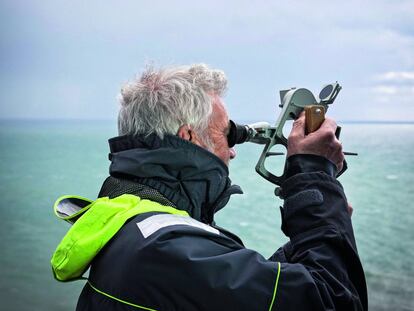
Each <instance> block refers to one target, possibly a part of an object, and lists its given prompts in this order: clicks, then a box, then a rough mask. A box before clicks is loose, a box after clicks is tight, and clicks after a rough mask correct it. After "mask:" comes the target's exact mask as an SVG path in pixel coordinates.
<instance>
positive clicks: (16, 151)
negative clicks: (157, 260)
mask: <svg viewBox="0 0 414 311" xmlns="http://www.w3.org/2000/svg"><path fill="white" fill-rule="evenodd" d="M115 123H116V122H114V121H88V120H53V121H51V120H36V121H30V120H6V121H0V202H1V203H0V204H1V205H0V221H1V225H0V310H7V311H22V310H32V311H35V310H55V311H68V310H74V309H75V306H76V302H77V298H78V296H79V293H80V291H81V289H82V287H83V285H84V281H75V282H69V283H59V282H57V281H55V280H54V279H53V275H52V271H51V268H50V258H51V255H52V253H53V251H54V249H55V248H56V246H57V245H58V243H59V242H60V240H61V239H62V237H63V236H64V234H65V233H66V232H67V230H68V229H69V224H67V223H65V222H62V221H59V220H58V219H57V218H56V217H55V216H54V213H53V209H52V207H53V203H54V201H55V200H56V199H57V198H58V197H59V196H61V195H65V194H76V195H81V196H84V197H88V198H91V199H94V198H96V196H97V193H98V191H99V189H100V186H101V184H102V182H103V180H104V179H105V178H106V177H107V175H108V166H109V161H108V152H109V149H108V144H107V139H108V138H110V137H113V136H116V127H115ZM341 126H342V133H341V139H342V142H343V146H344V150H345V151H350V152H357V153H358V156H348V157H347V162H348V170H347V171H346V172H345V173H344V174H343V175H342V176H341V177H339V180H340V182H341V183H342V185H343V186H344V189H345V192H346V195H347V198H348V201H349V202H350V203H351V204H352V206H353V209H354V212H353V215H352V222H353V226H354V231H355V237H356V241H357V246H358V250H359V254H360V257H361V261H362V264H363V266H364V269H365V273H366V278H367V282H368V293H369V305H370V310H392V311H398V310H405V311H408V310H411V311H412V310H414V160H413V159H414V123H405V124H404V123H364V122H358V123H351V122H344V123H343V124H341ZM236 150H237V157H236V159H234V160H233V161H232V162H231V164H230V176H231V179H232V181H233V183H235V184H239V185H240V186H241V187H242V188H243V190H244V194H243V195H237V196H234V197H233V198H232V199H231V200H230V202H229V204H228V205H227V206H226V207H225V208H224V209H223V210H221V211H220V212H219V213H218V214H217V215H216V221H217V223H218V224H219V225H221V226H223V227H225V228H227V229H228V230H231V231H233V232H234V233H236V234H237V235H239V236H240V237H241V238H242V240H243V241H244V243H245V245H246V247H248V248H251V249H254V250H256V251H257V252H259V253H261V254H262V255H263V256H264V257H269V256H270V255H272V254H273V252H274V251H275V250H277V249H278V248H279V247H280V246H281V245H283V244H284V243H285V242H287V241H288V239H287V237H286V236H284V234H283V233H282V231H281V230H280V225H281V221H280V212H279V206H280V205H282V204H283V202H282V201H281V200H280V199H279V198H277V197H276V196H275V195H274V189H275V186H274V185H272V184H271V183H269V182H268V181H266V180H265V179H263V178H262V177H260V176H259V175H258V174H257V173H256V172H255V165H256V163H257V160H258V158H259V156H260V154H261V152H262V150H263V146H260V145H255V144H250V143H246V144H243V145H239V146H237V148H236ZM275 158H276V157H275ZM272 161H273V162H272V163H267V164H266V167H267V168H268V169H269V170H270V171H272V170H273V169H274V170H275V172H280V171H281V170H282V169H283V163H284V156H279V157H277V158H276V159H275V160H272ZM114 264H116V262H115V263H114ZM137 264H139V263H137ZM159 277H160V278H162V277H165V276H163V275H160V276H159Z"/></svg>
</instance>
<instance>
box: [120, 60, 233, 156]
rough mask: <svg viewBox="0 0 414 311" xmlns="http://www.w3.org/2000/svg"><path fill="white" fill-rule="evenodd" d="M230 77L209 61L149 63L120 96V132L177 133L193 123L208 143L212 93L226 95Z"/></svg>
mask: <svg viewBox="0 0 414 311" xmlns="http://www.w3.org/2000/svg"><path fill="white" fill-rule="evenodd" d="M226 86H227V79H226V77H225V75H224V73H223V72H222V71H220V70H215V69H210V68H208V67H207V65H204V64H196V65H191V66H182V67H171V68H164V69H159V70H156V69H154V68H153V67H148V68H147V69H146V70H145V71H144V73H143V74H142V75H141V77H139V78H137V79H135V80H133V81H131V82H129V83H127V84H126V85H125V86H124V87H123V88H122V90H121V94H120V96H119V99H120V104H121V108H120V111H119V115H118V131H119V134H120V135H125V134H132V135H136V134H141V135H150V134H153V133H155V134H157V135H158V136H159V137H160V138H163V137H164V134H172V135H176V134H177V132H178V129H179V127H180V126H182V125H185V124H187V125H189V126H191V127H192V129H193V130H194V131H196V133H197V134H198V135H199V136H200V138H201V139H202V140H204V143H206V147H207V148H208V149H210V147H211V144H210V140H209V138H208V135H207V127H208V124H209V120H210V116H211V114H212V110H213V108H212V107H213V102H212V97H211V96H210V95H213V94H214V95H219V96H222V95H223V94H224V92H225V91H226Z"/></svg>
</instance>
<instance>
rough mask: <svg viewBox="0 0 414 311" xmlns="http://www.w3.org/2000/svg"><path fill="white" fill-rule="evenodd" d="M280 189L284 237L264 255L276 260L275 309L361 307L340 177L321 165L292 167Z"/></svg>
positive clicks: (361, 281)
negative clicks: (300, 169) (280, 244)
mask: <svg viewBox="0 0 414 311" xmlns="http://www.w3.org/2000/svg"><path fill="white" fill-rule="evenodd" d="M282 195H283V197H284V198H285V203H284V206H283V208H281V212H282V230H283V232H284V233H285V234H286V235H287V236H288V237H289V238H290V242H289V243H287V244H286V245H284V246H283V247H282V248H280V249H279V250H278V251H277V252H276V253H275V254H274V255H273V256H272V257H271V258H270V260H273V261H279V262H281V263H282V265H281V272H280V279H279V286H278V292H277V297H276V302H275V305H274V307H275V310H367V309H368V301H367V291H366V283H365V276H364V271H363V269H362V265H361V263H360V260H359V257H358V253H357V248H356V243H355V238H354V234H353V229H352V224H351V219H350V216H349V214H348V211H347V200H346V197H345V194H344V192H343V189H342V186H341V185H340V183H339V182H338V181H337V180H336V179H335V178H333V177H331V176H329V175H328V174H326V173H325V172H323V170H322V171H320V170H319V171H318V172H312V173H297V174H294V175H293V176H292V177H291V178H289V179H287V180H286V181H285V183H284V184H283V185H282Z"/></svg>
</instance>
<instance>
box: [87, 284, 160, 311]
mask: <svg viewBox="0 0 414 311" xmlns="http://www.w3.org/2000/svg"><path fill="white" fill-rule="evenodd" d="M88 285H89V286H90V287H91V288H92V289H93V290H94V291H95V292H97V293H98V294H101V295H103V296H105V297H108V298H110V299H113V300H116V301H118V302H121V303H123V304H126V305H129V306H131V307H134V308H138V309H142V310H147V311H157V310H156V309H151V308H148V307H144V306H140V305H138V304H135V303H132V302H129V301H126V300H123V299H120V298H117V297H115V296H112V295H110V294H108V293H105V292H104V291H101V290H99V289H97V288H96V287H95V286H93V285H92V283H91V282H90V281H89V280H88Z"/></svg>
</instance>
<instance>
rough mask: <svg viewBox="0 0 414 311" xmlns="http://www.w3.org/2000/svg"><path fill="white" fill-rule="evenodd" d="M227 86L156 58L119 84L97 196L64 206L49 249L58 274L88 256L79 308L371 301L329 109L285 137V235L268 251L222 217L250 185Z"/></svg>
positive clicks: (285, 306)
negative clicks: (61, 227)
mask: <svg viewBox="0 0 414 311" xmlns="http://www.w3.org/2000/svg"><path fill="white" fill-rule="evenodd" d="M226 83H227V82H226V79H225V76H224V74H223V72H221V71H218V70H212V69H209V68H208V67H207V66H205V65H193V66H190V67H176V68H169V69H161V70H154V69H147V71H146V72H145V73H144V74H143V75H142V76H141V77H140V78H138V79H136V80H134V81H132V82H130V83H129V84H127V85H126V86H125V87H124V88H123V90H122V92H121V95H120V102H121V108H120V112H119V119H118V126H119V134H120V136H119V137H115V138H112V139H110V141H109V144H110V150H111V153H110V160H111V166H110V177H108V179H107V180H106V181H105V182H104V184H103V186H102V189H101V191H100V193H99V199H98V200H96V201H94V202H91V201H88V200H83V199H82V198H79V197H63V198H61V199H60V200H58V202H57V203H56V209H57V213H58V215H60V216H62V215H69V214H70V212H67V210H70V209H71V208H72V209H73V208H74V206H75V205H78V206H79V209H78V210H76V209H75V210H76V212H75V213H74V214H73V216H70V217H68V219H69V218H71V219H72V220H71V221H72V222H74V225H73V226H72V228H71V229H70V231H69V232H68V234H67V235H66V236H65V238H64V239H63V240H62V242H61V244H60V245H59V247H58V249H57V251H56V252H55V254H54V257H53V258H52V265H53V269H54V273H55V277H56V278H57V279H58V280H62V281H65V280H72V279H76V278H80V277H81V275H82V274H83V273H84V271H85V270H86V269H87V268H88V267H89V266H90V274H89V277H88V281H87V283H86V285H85V287H84V289H83V291H82V294H81V295H80V298H79V301H78V305H77V310H367V294H366V285H365V278H364V272H363V269H362V266H361V264H360V261H359V258H358V254H357V250H356V245H355V239H354V236H353V230H352V225H351V221H350V215H349V213H348V211H347V201H346V197H345V194H344V192H343V189H342V187H341V185H340V184H339V183H338V182H337V181H336V179H335V176H336V172H337V171H338V170H340V169H341V167H342V163H343V160H344V156H343V153H342V148H341V144H340V142H339V141H338V140H337V139H336V138H335V134H334V133H335V129H336V124H335V122H334V121H333V120H332V119H329V118H328V119H326V120H325V122H324V123H323V124H322V126H321V128H320V129H319V130H317V131H316V132H314V133H312V134H310V135H307V136H305V134H304V133H305V131H304V122H305V119H304V115H302V116H301V117H300V118H299V119H298V120H296V121H295V122H294V125H293V129H292V132H291V134H290V136H289V142H288V156H289V157H288V160H287V172H288V178H287V179H286V181H285V182H284V184H283V185H282V195H283V197H284V199H285V202H284V207H283V209H282V230H283V232H284V233H285V234H286V235H287V236H289V238H290V242H289V243H288V244H286V245H285V246H283V247H282V248H280V249H279V250H278V251H277V252H276V253H275V254H274V255H273V256H272V257H271V258H270V259H269V260H266V259H265V258H263V257H262V256H261V255H260V254H258V253H257V252H255V251H253V250H249V249H246V248H244V246H243V244H242V242H241V241H240V239H239V238H238V237H236V236H235V235H234V234H232V233H230V232H228V231H226V230H224V229H222V228H220V227H218V226H216V225H215V223H214V213H215V212H216V211H217V210H219V209H221V208H222V207H223V206H224V205H225V204H226V203H227V201H228V200H229V197H230V195H231V194H233V193H240V189H239V188H238V187H237V186H231V183H230V179H229V177H228V167H227V166H228V164H229V161H230V160H231V159H232V158H234V157H235V155H236V153H235V151H234V149H232V148H230V147H229V145H228V141H227V134H228V131H229V119H228V116H227V113H226V109H225V107H224V104H223V102H222V95H223V93H224V91H225V89H226ZM80 208H82V209H80ZM80 215H81V216H80ZM75 221H76V222H75Z"/></svg>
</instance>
